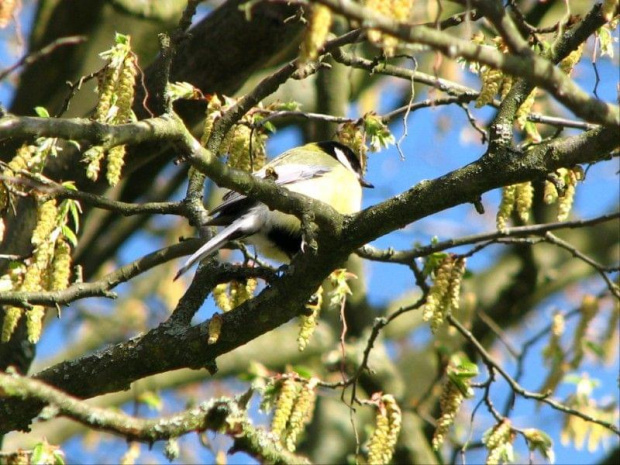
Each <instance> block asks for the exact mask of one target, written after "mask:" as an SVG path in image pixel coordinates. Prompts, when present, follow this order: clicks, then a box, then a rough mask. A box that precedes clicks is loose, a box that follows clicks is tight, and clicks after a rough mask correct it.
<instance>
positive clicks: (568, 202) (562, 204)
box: [557, 167, 583, 221]
mask: <svg viewBox="0 0 620 465" xmlns="http://www.w3.org/2000/svg"><path fill="white" fill-rule="evenodd" d="M558 173H560V174H562V175H563V178H564V182H565V185H566V189H565V190H564V195H559V196H558V216H557V218H558V221H565V220H566V219H568V215H569V214H570V212H571V210H572V208H573V202H574V201H575V191H576V189H577V182H578V181H581V180H582V179H583V171H582V170H581V168H580V167H577V168H574V169H564V168H560V169H559V170H558Z"/></svg>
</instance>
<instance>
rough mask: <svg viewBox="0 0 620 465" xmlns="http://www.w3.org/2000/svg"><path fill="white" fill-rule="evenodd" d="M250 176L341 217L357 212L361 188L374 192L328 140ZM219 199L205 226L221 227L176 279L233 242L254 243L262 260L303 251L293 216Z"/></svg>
mask: <svg viewBox="0 0 620 465" xmlns="http://www.w3.org/2000/svg"><path fill="white" fill-rule="evenodd" d="M253 175H254V176H256V177H258V178H263V179H264V178H266V177H270V178H273V179H274V181H275V183H276V184H278V185H280V186H282V187H285V188H286V189H289V190H290V191H293V192H298V193H300V194H304V195H307V196H308V197H312V198H314V199H317V200H320V201H322V202H325V203H327V204H329V205H331V206H332V207H333V208H334V209H335V210H336V211H338V212H339V213H342V214H350V213H355V212H357V211H359V210H360V208H361V202H362V186H364V187H373V186H372V184H370V183H368V182H366V181H365V180H364V178H363V169H362V165H361V162H360V158H359V156H358V155H356V154H355V152H353V150H351V149H350V148H349V147H347V146H346V145H344V144H341V143H339V142H331V141H327V142H314V143H310V144H306V145H303V146H301V147H295V148H293V149H291V150H288V151H286V152H284V153H283V154H282V155H280V156H279V157H277V158H274V159H273V160H272V161H271V162H270V163H268V164H267V165H265V167H263V169H261V170H260V171H257V172H256V173H253ZM222 200H223V202H222V203H221V204H220V205H218V206H217V207H216V208H214V209H213V210H212V211H211V216H212V217H211V219H209V221H207V222H206V223H205V225H206V226H225V228H224V229H222V230H221V231H220V232H219V233H218V234H216V235H215V236H214V237H213V238H212V239H210V240H209V241H207V242H206V243H205V244H204V245H203V246H202V247H200V249H198V250H197V251H196V252H195V253H194V254H193V255H192V256H191V257H189V259H187V261H186V262H185V263H184V264H183V266H182V267H181V269H180V270H179V272H178V273H177V275H176V277H175V279H176V278H178V277H179V276H181V275H182V274H183V273H185V272H186V271H187V270H188V269H189V268H190V267H191V266H192V265H193V264H194V263H196V262H198V261H200V260H202V259H203V258H205V257H207V256H209V255H211V254H213V253H214V252H216V251H217V250H219V249H220V248H222V247H224V246H225V245H226V244H227V243H228V242H230V241H234V240H243V241H244V242H247V243H249V244H253V245H255V246H256V247H257V249H258V251H259V253H260V254H261V255H264V256H265V257H267V258H272V259H274V260H277V261H280V262H283V263H288V262H289V261H290V259H291V258H292V257H293V256H294V255H295V254H296V253H297V252H298V251H299V250H300V249H301V245H302V231H301V222H300V221H299V219H298V218H297V217H296V216H294V215H289V214H287V213H282V212H280V211H277V210H270V209H269V207H267V205H265V204H264V203H261V202H259V201H258V200H254V199H252V198H250V197H247V196H245V195H242V194H239V193H237V192H234V191H228V192H227V193H226V194H225V195H224V197H223V199H222Z"/></svg>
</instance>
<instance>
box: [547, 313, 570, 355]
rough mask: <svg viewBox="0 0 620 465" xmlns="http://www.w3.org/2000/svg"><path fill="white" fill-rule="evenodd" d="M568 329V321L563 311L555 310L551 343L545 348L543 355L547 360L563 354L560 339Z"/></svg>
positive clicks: (550, 337)
mask: <svg viewBox="0 0 620 465" xmlns="http://www.w3.org/2000/svg"><path fill="white" fill-rule="evenodd" d="M565 329H566V321H565V320H564V314H563V313H562V312H555V313H554V314H553V318H552V320H551V335H550V336H549V343H548V344H547V346H546V347H545V348H544V349H543V356H544V357H545V359H546V360H553V359H555V358H557V357H558V356H561V355H562V345H561V344H560V340H561V338H562V335H563V334H564V331H565Z"/></svg>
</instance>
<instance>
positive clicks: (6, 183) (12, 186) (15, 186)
mask: <svg viewBox="0 0 620 465" xmlns="http://www.w3.org/2000/svg"><path fill="white" fill-rule="evenodd" d="M35 111H36V112H37V114H38V115H39V116H40V117H42V118H49V116H50V115H49V113H48V112H47V110H46V109H45V108H43V107H36V108H35ZM60 150H61V149H60V148H59V147H58V146H57V139H55V138H49V137H39V138H38V139H36V140H35V142H34V143H33V144H31V145H29V144H23V145H21V146H20V147H19V148H18V149H17V151H16V152H15V155H14V156H13V158H12V159H11V161H9V162H8V163H7V165H6V166H5V167H4V168H3V169H2V170H0V241H2V239H3V235H4V218H3V216H4V213H5V212H6V211H7V208H8V207H9V205H10V203H11V200H12V196H13V195H18V196H23V195H27V194H29V192H28V187H27V186H28V184H23V183H20V182H13V181H19V178H21V177H22V173H21V172H22V171H28V172H30V173H32V174H34V173H41V172H42V171H43V169H44V168H45V163H46V161H47V159H48V156H50V155H52V156H56V155H57V154H58V152H59V151H60Z"/></svg>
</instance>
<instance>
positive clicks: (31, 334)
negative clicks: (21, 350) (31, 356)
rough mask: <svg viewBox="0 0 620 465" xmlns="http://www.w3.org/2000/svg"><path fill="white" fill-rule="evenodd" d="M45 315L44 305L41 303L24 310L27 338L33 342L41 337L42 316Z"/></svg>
mask: <svg viewBox="0 0 620 465" xmlns="http://www.w3.org/2000/svg"><path fill="white" fill-rule="evenodd" d="M44 317H45V307H44V306H43V305H33V306H32V308H29V309H27V310H26V328H27V331H28V340H29V341H30V342H31V343H33V344H35V343H37V342H38V341H39V339H40V338H41V331H42V330H43V318H44Z"/></svg>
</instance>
